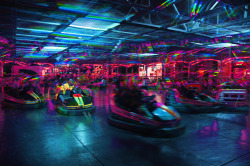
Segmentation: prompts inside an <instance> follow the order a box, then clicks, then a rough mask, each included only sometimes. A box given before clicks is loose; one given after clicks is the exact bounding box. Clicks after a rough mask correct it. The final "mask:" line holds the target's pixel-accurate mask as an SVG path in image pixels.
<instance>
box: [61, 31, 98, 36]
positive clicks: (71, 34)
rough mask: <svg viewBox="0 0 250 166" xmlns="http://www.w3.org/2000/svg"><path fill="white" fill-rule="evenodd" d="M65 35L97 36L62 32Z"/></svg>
mask: <svg viewBox="0 0 250 166" xmlns="http://www.w3.org/2000/svg"><path fill="white" fill-rule="evenodd" d="M61 33H63V34H69V35H78V36H95V35H88V34H81V33H71V32H61Z"/></svg>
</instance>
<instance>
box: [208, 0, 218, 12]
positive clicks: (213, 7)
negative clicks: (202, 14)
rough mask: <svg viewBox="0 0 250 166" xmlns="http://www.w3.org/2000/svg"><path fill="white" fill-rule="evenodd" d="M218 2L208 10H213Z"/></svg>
mask: <svg viewBox="0 0 250 166" xmlns="http://www.w3.org/2000/svg"><path fill="white" fill-rule="evenodd" d="M219 2H220V0H217V1H216V2H215V3H214V5H213V6H212V7H211V8H210V10H213V9H214V8H215V6H216V5H217V4H218V3H219Z"/></svg>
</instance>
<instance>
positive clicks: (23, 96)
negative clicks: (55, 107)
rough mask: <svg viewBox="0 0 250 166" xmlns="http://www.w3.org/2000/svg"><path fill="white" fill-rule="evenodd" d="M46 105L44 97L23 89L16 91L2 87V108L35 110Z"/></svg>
mask: <svg viewBox="0 0 250 166" xmlns="http://www.w3.org/2000/svg"><path fill="white" fill-rule="evenodd" d="M46 105H47V102H45V100H44V97H43V96H42V95H41V94H38V93H35V92H34V91H31V90H28V89H25V88H24V90H22V91H18V89H14V88H12V87H4V93H3V101H2V106H4V107H8V108H17V109H37V108H42V107H44V106H46Z"/></svg>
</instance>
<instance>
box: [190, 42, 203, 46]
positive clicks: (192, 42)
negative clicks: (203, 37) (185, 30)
mask: <svg viewBox="0 0 250 166" xmlns="http://www.w3.org/2000/svg"><path fill="white" fill-rule="evenodd" d="M191 43H193V44H197V45H201V46H202V45H203V44H202V43H196V42H191Z"/></svg>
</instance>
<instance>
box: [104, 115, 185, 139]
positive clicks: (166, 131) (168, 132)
mask: <svg viewBox="0 0 250 166" xmlns="http://www.w3.org/2000/svg"><path fill="white" fill-rule="evenodd" d="M116 116H117V115H116V114H114V113H111V114H110V115H109V117H108V123H109V124H110V125H111V126H114V127H117V128H121V129H125V130H129V131H132V132H136V133H139V134H142V135H145V136H150V137H177V136H180V135H183V134H184V133H185V130H186V127H185V126H184V125H182V124H179V125H178V126H176V127H172V128H170V127H169V128H160V127H155V126H149V125H147V126H144V125H139V124H135V123H130V122H126V121H123V120H120V119H119V118H116ZM118 116H119V115H118Z"/></svg>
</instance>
